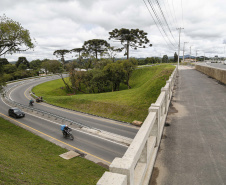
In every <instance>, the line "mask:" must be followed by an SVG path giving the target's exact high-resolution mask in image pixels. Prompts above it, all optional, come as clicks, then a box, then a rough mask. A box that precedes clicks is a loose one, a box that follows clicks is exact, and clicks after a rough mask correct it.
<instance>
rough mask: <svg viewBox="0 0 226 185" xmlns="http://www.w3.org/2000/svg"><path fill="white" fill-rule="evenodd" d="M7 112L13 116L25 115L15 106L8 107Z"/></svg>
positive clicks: (20, 116)
mask: <svg viewBox="0 0 226 185" xmlns="http://www.w3.org/2000/svg"><path fill="white" fill-rule="evenodd" d="M8 114H9V116H12V117H14V118H23V117H24V116H25V113H24V112H23V111H21V110H20V109H19V108H17V107H12V108H10V109H9V111H8Z"/></svg>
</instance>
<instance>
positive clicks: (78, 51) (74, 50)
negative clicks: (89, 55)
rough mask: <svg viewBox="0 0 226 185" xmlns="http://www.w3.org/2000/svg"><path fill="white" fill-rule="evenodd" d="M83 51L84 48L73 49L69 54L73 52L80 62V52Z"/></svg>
mask: <svg viewBox="0 0 226 185" xmlns="http://www.w3.org/2000/svg"><path fill="white" fill-rule="evenodd" d="M83 51H84V48H74V49H72V50H71V52H75V53H78V58H79V60H80V57H81V52H83Z"/></svg>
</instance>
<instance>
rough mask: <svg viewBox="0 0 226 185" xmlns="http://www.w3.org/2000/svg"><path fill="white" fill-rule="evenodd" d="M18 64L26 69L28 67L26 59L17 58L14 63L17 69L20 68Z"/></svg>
mask: <svg viewBox="0 0 226 185" xmlns="http://www.w3.org/2000/svg"><path fill="white" fill-rule="evenodd" d="M20 64H23V65H24V66H25V67H26V68H25V69H27V68H29V67H30V64H29V62H28V61H27V59H26V57H19V58H18V60H17V62H16V67H17V68H18V67H19V66H20Z"/></svg>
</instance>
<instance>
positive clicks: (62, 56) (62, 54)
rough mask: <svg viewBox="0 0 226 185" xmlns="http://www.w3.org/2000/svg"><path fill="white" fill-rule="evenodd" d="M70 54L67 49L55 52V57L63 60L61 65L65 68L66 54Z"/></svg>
mask: <svg viewBox="0 0 226 185" xmlns="http://www.w3.org/2000/svg"><path fill="white" fill-rule="evenodd" d="M68 53H70V51H69V50H66V49H62V50H56V51H54V52H53V55H55V56H56V57H57V58H59V57H60V58H61V63H62V65H63V68H64V67H65V60H64V56H65V55H66V54H68Z"/></svg>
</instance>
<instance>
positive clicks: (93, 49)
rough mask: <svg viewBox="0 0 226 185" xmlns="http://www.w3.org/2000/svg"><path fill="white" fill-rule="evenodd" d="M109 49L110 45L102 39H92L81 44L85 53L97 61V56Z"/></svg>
mask: <svg viewBox="0 0 226 185" xmlns="http://www.w3.org/2000/svg"><path fill="white" fill-rule="evenodd" d="M108 47H110V44H109V43H108V42H107V41H106V40H102V39H93V40H88V41H85V42H84V44H83V48H84V49H85V51H86V52H88V53H90V54H91V55H94V56H95V58H96V59H97V56H98V54H100V55H101V54H102V53H104V52H105V51H106V50H107V48H108Z"/></svg>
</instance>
